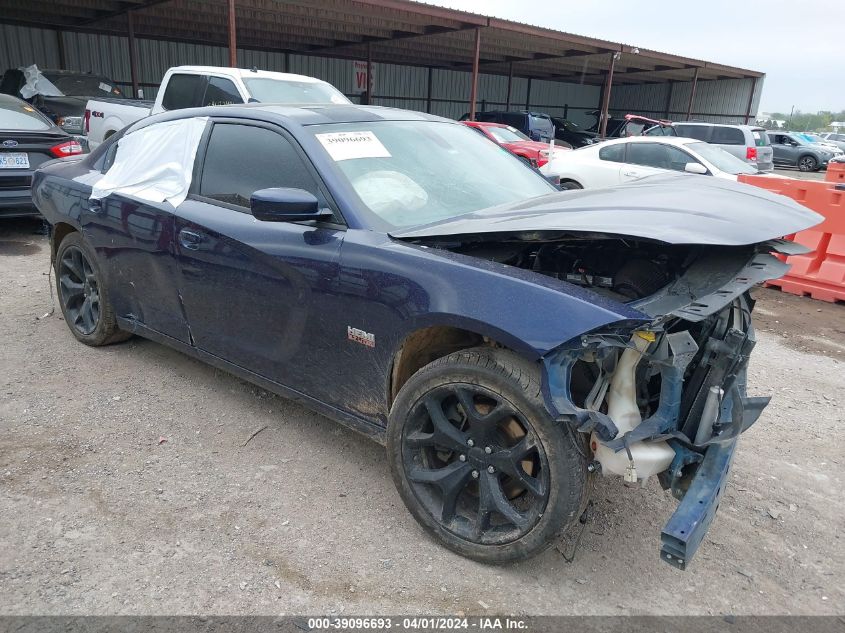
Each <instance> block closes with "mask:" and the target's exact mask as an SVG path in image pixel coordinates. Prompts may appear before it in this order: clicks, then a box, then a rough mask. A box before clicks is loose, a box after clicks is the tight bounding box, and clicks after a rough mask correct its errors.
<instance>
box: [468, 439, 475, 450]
mask: <svg viewBox="0 0 845 633" xmlns="http://www.w3.org/2000/svg"><path fill="white" fill-rule="evenodd" d="M467 446H469V447H470V448H472V447H473V446H475V442H473V441H472V440H471V439H469V440H467Z"/></svg>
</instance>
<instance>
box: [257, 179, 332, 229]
mask: <svg viewBox="0 0 845 633" xmlns="http://www.w3.org/2000/svg"><path fill="white" fill-rule="evenodd" d="M249 208H250V211H252V215H253V216H254V217H255V219H256V220H261V221H263V222H302V221H306V220H327V219H329V218H331V217H332V212H331V211H329V210H328V209H320V202H319V201H318V200H317V197H316V196H315V195H314V194H313V193H310V192H308V191H305V190H304V189H285V188H281V187H279V188H273V189H259V190H258V191H255V192H253V194H252V196H251V197H250V199H249Z"/></svg>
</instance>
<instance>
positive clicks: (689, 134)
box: [675, 123, 713, 143]
mask: <svg viewBox="0 0 845 633" xmlns="http://www.w3.org/2000/svg"><path fill="white" fill-rule="evenodd" d="M675 131H676V132H677V133H678V136H684V137H686V138H694V139H698V140H699V141H705V142H708V143H709V142H710V136H711V133H712V131H713V127H712V126H710V125H683V124H681V123H676V124H675Z"/></svg>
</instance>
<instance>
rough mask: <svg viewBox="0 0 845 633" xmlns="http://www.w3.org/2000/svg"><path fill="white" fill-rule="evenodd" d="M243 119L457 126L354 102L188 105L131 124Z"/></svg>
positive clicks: (430, 116) (414, 113)
mask: <svg viewBox="0 0 845 633" xmlns="http://www.w3.org/2000/svg"><path fill="white" fill-rule="evenodd" d="M205 116H207V117H218V118H243V119H251V120H255V121H267V122H271V123H278V124H282V125H285V126H291V125H294V126H302V127H304V126H309V125H327V124H333V123H370V122H376V121H434V122H440V123H451V124H454V125H458V122H457V121H455V120H453V119H445V118H443V117H439V116H435V115H433V114H426V113H425V112H417V111H415V110H400V109H398V108H387V107H383V106H363V105H355V104H314V105H300V106H291V105H281V104H268V103H245V104H238V105H227V106H210V107H205V108H185V109H182V110H172V111H170V112H164V113H162V114H156V115H154V116H150V117H146V118H143V119H141V120H139V121H138V122H137V123H136V124H134V125H133V126H132V129H134V130H137V129H141V128H142V127H146V126H147V125H153V124H155V123H160V122H163V121H173V120H176V119H184V118H190V117H205Z"/></svg>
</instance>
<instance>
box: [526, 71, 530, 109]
mask: <svg viewBox="0 0 845 633" xmlns="http://www.w3.org/2000/svg"><path fill="white" fill-rule="evenodd" d="M525 109H526V110H530V109H531V77H529V78H528V87H527V88H526V89H525Z"/></svg>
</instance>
